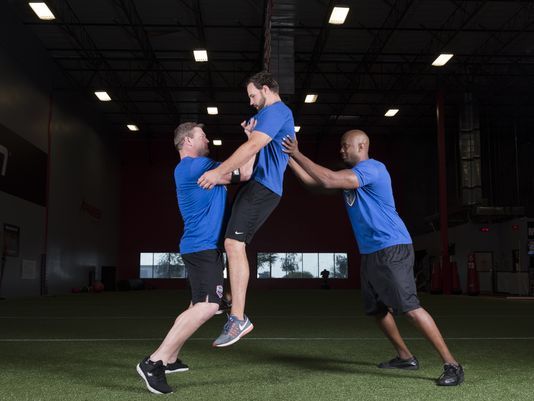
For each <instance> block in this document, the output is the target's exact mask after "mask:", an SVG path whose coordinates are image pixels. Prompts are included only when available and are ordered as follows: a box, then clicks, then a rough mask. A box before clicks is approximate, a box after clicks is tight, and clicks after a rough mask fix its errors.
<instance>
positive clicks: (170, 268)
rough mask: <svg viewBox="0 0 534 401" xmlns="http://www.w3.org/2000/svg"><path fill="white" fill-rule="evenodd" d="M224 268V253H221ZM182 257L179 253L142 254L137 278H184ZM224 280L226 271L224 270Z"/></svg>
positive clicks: (184, 269) (185, 274) (184, 271)
mask: <svg viewBox="0 0 534 401" xmlns="http://www.w3.org/2000/svg"><path fill="white" fill-rule="evenodd" d="M223 260H224V264H225V266H226V253H224V252H223ZM186 277H187V270H186V268H185V264H184V261H183V260H182V255H180V254H179V253H164V252H142V253H141V254H140V258H139V278H186ZM224 278H226V269H224Z"/></svg>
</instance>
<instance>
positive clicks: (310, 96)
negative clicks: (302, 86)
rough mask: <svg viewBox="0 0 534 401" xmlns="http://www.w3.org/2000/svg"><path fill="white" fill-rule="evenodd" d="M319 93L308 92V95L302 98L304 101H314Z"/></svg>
mask: <svg viewBox="0 0 534 401" xmlns="http://www.w3.org/2000/svg"><path fill="white" fill-rule="evenodd" d="M318 96H319V95H316V94H313V93H311V94H309V95H306V98H305V99H304V103H315V102H316V101H317V97H318Z"/></svg>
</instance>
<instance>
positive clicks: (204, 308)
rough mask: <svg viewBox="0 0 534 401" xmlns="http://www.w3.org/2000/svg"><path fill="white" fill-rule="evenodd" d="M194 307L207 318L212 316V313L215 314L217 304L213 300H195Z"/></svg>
mask: <svg viewBox="0 0 534 401" xmlns="http://www.w3.org/2000/svg"><path fill="white" fill-rule="evenodd" d="M206 298H207V297H206ZM195 307H196V308H197V310H198V311H200V312H201V313H202V314H203V315H205V316H206V317H207V318H208V319H209V318H210V317H212V316H213V315H215V313H216V312H217V311H218V310H219V304H217V303H214V302H209V300H208V299H206V300H205V301H202V302H197V303H196V304H195Z"/></svg>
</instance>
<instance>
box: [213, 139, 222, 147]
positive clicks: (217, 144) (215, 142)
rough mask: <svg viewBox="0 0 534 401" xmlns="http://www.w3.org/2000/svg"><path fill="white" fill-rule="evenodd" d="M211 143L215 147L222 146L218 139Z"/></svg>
mask: <svg viewBox="0 0 534 401" xmlns="http://www.w3.org/2000/svg"><path fill="white" fill-rule="evenodd" d="M212 143H213V145H215V146H221V145H222V141H221V140H220V139H214V140H213V142H212Z"/></svg>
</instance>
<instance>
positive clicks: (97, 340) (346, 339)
mask: <svg viewBox="0 0 534 401" xmlns="http://www.w3.org/2000/svg"><path fill="white" fill-rule="evenodd" d="M404 339H405V340H410V341H420V340H425V341H426V339H425V338H423V337H405V338H404ZM445 339H446V340H448V341H479V340H487V341H510V340H525V341H533V340H534V337H446V338H445ZM161 340H162V338H156V337H153V338H152V337H147V338H0V342H3V343H16V342H21V343H24V342H89V341H95V342H106V341H109V342H112V341H161ZM211 340H213V338H201V337H193V338H190V339H189V340H188V341H211ZM241 341H386V338H384V337H247V338H243V339H241Z"/></svg>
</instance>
